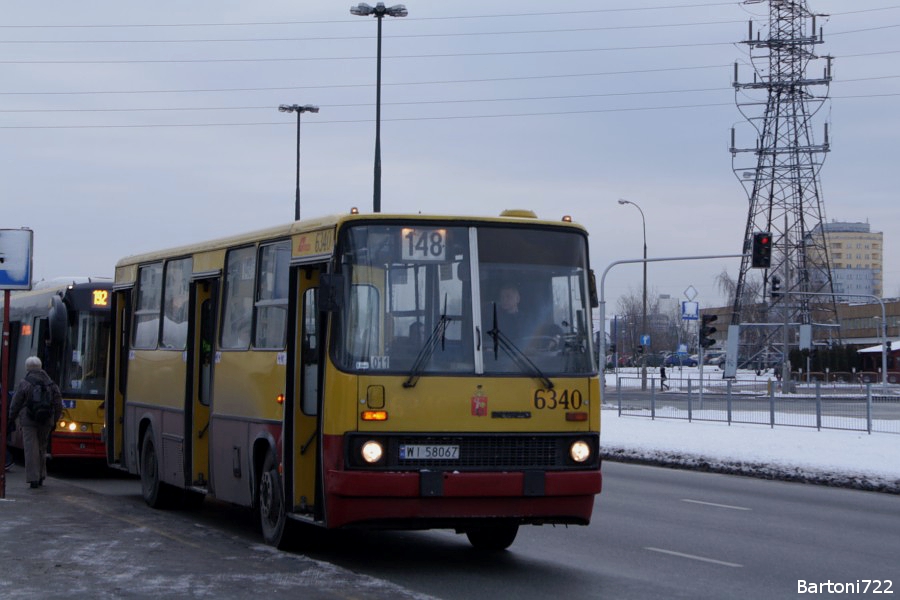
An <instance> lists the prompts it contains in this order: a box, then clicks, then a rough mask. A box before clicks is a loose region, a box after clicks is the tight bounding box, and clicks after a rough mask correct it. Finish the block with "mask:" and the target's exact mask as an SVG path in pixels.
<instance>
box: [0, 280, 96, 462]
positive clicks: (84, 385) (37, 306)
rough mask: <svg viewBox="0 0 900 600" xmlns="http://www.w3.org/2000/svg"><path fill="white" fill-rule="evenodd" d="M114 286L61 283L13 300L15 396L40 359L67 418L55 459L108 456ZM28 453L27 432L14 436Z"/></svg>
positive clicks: (56, 440)
mask: <svg viewBox="0 0 900 600" xmlns="http://www.w3.org/2000/svg"><path fill="white" fill-rule="evenodd" d="M111 289H112V285H111V282H110V281H109V280H101V281H86V282H80V283H71V282H70V283H67V284H56V285H52V284H51V285H50V286H48V287H43V288H38V289H35V290H32V291H28V292H13V293H12V295H11V297H10V303H9V308H10V338H11V339H10V357H11V362H10V370H9V372H10V396H9V399H10V400H11V399H12V392H13V391H14V390H15V385H16V384H17V383H18V382H19V381H21V380H22V379H23V378H24V377H25V359H26V358H28V357H29V356H37V357H38V358H40V359H41V362H42V363H43V367H44V370H45V371H47V374H48V375H50V377H51V378H52V379H53V381H55V382H56V383H57V384H58V385H59V391H60V392H61V393H62V398H63V413H62V417H61V418H60V420H59V422H58V423H57V424H56V428H55V429H54V430H53V434H52V435H51V436H50V454H51V456H52V457H53V458H93V459H102V458H104V457H105V456H106V454H105V450H104V445H103V441H102V440H101V434H102V431H103V424H104V412H103V400H104V394H105V393H106V361H107V357H108V349H109V328H110V310H109V304H110V301H111ZM0 304H2V302H0ZM10 446H11V447H13V448H19V449H21V448H22V432H21V430H17V431H16V432H15V433H13V434H12V435H11V437H10Z"/></svg>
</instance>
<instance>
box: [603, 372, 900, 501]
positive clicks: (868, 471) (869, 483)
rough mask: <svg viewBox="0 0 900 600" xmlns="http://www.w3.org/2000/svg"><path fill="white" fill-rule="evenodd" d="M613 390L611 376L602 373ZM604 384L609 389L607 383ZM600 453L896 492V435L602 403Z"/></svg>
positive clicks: (899, 444)
mask: <svg viewBox="0 0 900 600" xmlns="http://www.w3.org/2000/svg"><path fill="white" fill-rule="evenodd" d="M610 385H611V386H612V387H613V389H614V386H615V380H614V379H612V380H609V379H608V380H607V386H610ZM607 389H610V388H609V387H608V388H607ZM601 419H602V422H601V434H600V444H601V449H602V451H603V455H604V458H605V459H606V460H621V461H635V462H646V463H650V464H660V465H670V466H676V467H682V468H693V469H702V470H709V471H715V472H723V473H736V474H743V475H752V476H756V477H765V478H772V479H785V480H792V481H806V482H810V483H819V484H825V485H835V486H842V487H853V488H858V489H867V490H877V491H886V492H891V493H896V494H900V435H897V434H892V433H872V434H867V433H865V432H858V431H834V430H824V429H823V430H822V431H818V430H816V429H814V428H805V427H786V426H784V427H775V428H771V427H769V426H768V425H750V424H732V425H728V424H727V423H722V422H707V421H697V420H694V421H693V422H688V421H687V420H686V419H665V418H657V419H655V420H651V419H650V418H649V417H644V416H621V417H619V416H617V413H616V411H615V410H603V411H602V415H601Z"/></svg>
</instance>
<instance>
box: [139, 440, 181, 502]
mask: <svg viewBox="0 0 900 600" xmlns="http://www.w3.org/2000/svg"><path fill="white" fill-rule="evenodd" d="M141 495H142V496H143V497H144V502H146V503H147V505H148V506H150V507H151V508H170V507H171V506H172V502H173V499H174V497H175V494H174V489H173V488H172V487H171V486H169V485H168V484H165V483H163V482H162V481H160V478H159V455H157V453H156V445H155V444H154V443H153V430H152V429H148V430H147V432H146V433H145V434H144V441H143V443H142V444H141Z"/></svg>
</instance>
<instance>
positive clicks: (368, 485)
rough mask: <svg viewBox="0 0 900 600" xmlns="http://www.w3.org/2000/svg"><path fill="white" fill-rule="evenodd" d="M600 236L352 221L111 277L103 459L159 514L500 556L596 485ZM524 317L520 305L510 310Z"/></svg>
mask: <svg viewBox="0 0 900 600" xmlns="http://www.w3.org/2000/svg"><path fill="white" fill-rule="evenodd" d="M592 282H593V279H592V275H591V273H590V268H589V265H588V247H587V232H586V231H585V230H584V229H583V228H582V227H580V226H578V225H575V224H573V223H570V222H560V221H541V220H538V219H537V218H535V217H534V215H533V213H529V212H524V211H521V212H515V213H512V214H509V213H508V214H506V215H504V216H501V217H493V218H477V217H440V216H425V215H384V214H378V215H352V214H351V215H340V216H336V217H330V218H323V219H318V220H313V221H302V222H300V221H298V222H295V223H291V224H289V225H285V226H282V227H277V228H271V229H268V230H265V231H258V232H251V233H247V234H244V235H238V236H233V237H230V238H225V239H221V240H213V241H209V242H201V243H197V244H194V245H191V246H183V247H180V248H173V249H171V250H163V251H159V252H152V253H148V254H144V255H141V256H133V257H127V258H124V259H122V260H120V261H119V263H118V264H117V266H116V279H115V284H114V298H113V313H114V328H113V329H114V333H113V339H114V340H115V341H114V343H112V344H111V352H112V354H111V359H110V375H111V376H110V380H109V391H108V392H107V398H108V401H107V419H106V421H107V427H108V429H107V452H108V461H109V463H110V465H112V466H114V467H118V468H122V469H126V470H128V471H129V472H131V473H136V474H140V476H141V481H142V491H143V496H144V499H145V501H146V502H147V503H148V504H149V505H151V506H160V505H165V504H169V503H171V502H173V501H182V500H184V499H187V500H188V501H189V502H190V503H193V502H196V501H201V500H202V499H203V497H205V496H207V495H209V496H214V497H215V498H217V499H218V500H220V501H225V502H230V503H233V504H237V505H243V506H248V507H253V508H255V509H256V510H257V511H258V514H259V520H260V524H261V529H262V532H263V537H264V539H265V540H266V542H268V543H270V544H273V545H276V546H279V547H280V546H281V545H283V544H284V543H285V541H286V540H288V539H289V538H290V535H289V534H288V531H289V529H291V528H292V527H291V526H292V525H293V524H294V523H296V522H303V523H308V524H314V525H319V526H322V527H326V528H347V527H362V528H396V529H427V528H447V529H453V530H455V531H457V532H459V533H464V534H466V535H467V536H468V538H469V540H470V542H471V543H472V544H473V545H474V546H476V547H480V548H485V549H492V550H499V549H503V548H506V547H508V546H509V545H510V544H511V543H512V542H513V540H514V538H515V536H516V534H517V532H518V529H519V526H520V525H544V524H567V525H568V524H572V525H586V524H588V523H589V522H590V518H591V514H592V511H593V509H594V503H595V496H596V494H598V493H599V492H600V489H601V483H602V478H601V473H600V458H599V429H600V405H601V401H600V391H599V379H598V373H597V368H596V362H595V360H594V358H593V343H592V335H591V307H592V304H593V301H594V300H595V299H596V290H595V289H594V286H593V285H592ZM513 304H514V305H515V306H511V305H513Z"/></svg>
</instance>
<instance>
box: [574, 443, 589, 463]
mask: <svg viewBox="0 0 900 600" xmlns="http://www.w3.org/2000/svg"><path fill="white" fill-rule="evenodd" d="M569 456H571V457H572V460H574V461H575V462H577V463H583V462H585V461H586V460H587V459H589V458H590V457H591V447H590V446H589V445H588V443H587V442H585V441H583V440H578V441H577V442H573V443H572V445H571V446H569Z"/></svg>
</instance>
